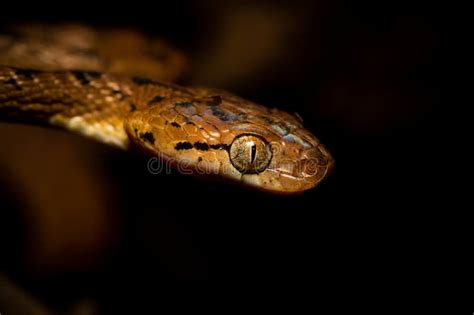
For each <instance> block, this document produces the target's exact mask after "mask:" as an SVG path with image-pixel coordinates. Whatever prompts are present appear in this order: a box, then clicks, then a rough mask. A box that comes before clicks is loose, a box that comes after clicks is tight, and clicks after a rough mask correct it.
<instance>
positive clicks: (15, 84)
mask: <svg viewBox="0 0 474 315" xmlns="http://www.w3.org/2000/svg"><path fill="white" fill-rule="evenodd" d="M4 84H11V85H13V86H14V87H15V89H16V90H17V91H21V90H23V88H22V87H21V85H20V84H19V83H18V82H17V81H16V80H15V79H13V78H11V79H9V80H8V81H5V82H4Z"/></svg>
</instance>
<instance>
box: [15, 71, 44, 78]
mask: <svg viewBox="0 0 474 315" xmlns="http://www.w3.org/2000/svg"><path fill="white" fill-rule="evenodd" d="M38 73H39V71H38V70H33V69H15V74H16V75H18V76H22V77H25V78H27V79H29V80H33V77H34V76H35V75H36V74H38Z"/></svg>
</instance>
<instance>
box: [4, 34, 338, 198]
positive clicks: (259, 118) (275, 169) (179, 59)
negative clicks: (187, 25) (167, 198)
mask: <svg viewBox="0 0 474 315" xmlns="http://www.w3.org/2000/svg"><path fill="white" fill-rule="evenodd" d="M12 34H13V35H12ZM185 68H186V62H185V58H184V56H183V55H182V54H181V53H180V52H178V51H176V50H175V49H173V48H171V47H169V46H167V45H166V44H165V43H163V42H161V41H157V40H150V39H148V38H146V37H145V36H144V35H143V34H141V33H138V32H135V31H132V30H117V29H115V30H101V31H97V30H94V29H91V28H88V27H85V26H81V25H63V26H34V27H33V26H26V27H25V26H22V27H17V28H13V29H12V31H10V32H9V33H7V34H6V35H0V121H9V122H19V123H34V124H43V125H50V126H56V127H61V128H64V129H66V130H68V131H71V132H75V133H79V134H81V135H83V136H86V137H88V138H93V139H95V140H98V141H101V142H103V143H106V144H109V145H112V146H115V147H118V148H121V149H125V150H129V149H137V148H138V149H140V150H143V151H144V152H146V153H147V154H149V155H150V156H153V157H157V158H159V159H160V161H161V162H162V163H169V164H170V165H172V166H173V167H175V168H178V169H183V170H184V169H185V170H191V171H192V173H193V174H194V175H198V176H207V177H208V176H214V177H220V178H224V179H228V180H232V181H235V182H239V183H241V184H243V185H245V186H251V187H253V188H257V189H260V190H264V191H269V192H276V193H297V192H301V191H305V190H307V189H310V188H313V187H315V186H316V185H317V184H318V183H320V182H321V180H322V179H323V178H324V177H325V176H326V175H327V174H328V173H329V170H330V169H331V168H332V166H333V164H334V161H333V159H332V157H331V155H330V153H329V152H328V150H327V149H326V148H325V147H324V146H323V145H322V144H321V143H320V141H319V140H318V139H317V138H316V137H315V136H314V135H312V134H311V133H310V132H309V131H307V130H306V129H305V128H304V127H303V124H302V121H301V119H300V118H299V117H297V116H294V115H291V114H289V113H286V112H284V111H281V110H278V109H275V108H268V107H264V106H261V105H258V104H255V103H252V102H250V101H247V100H244V99H241V98H239V97H237V96H234V95H232V94H230V93H227V92H223V91H220V90H214V89H208V88H200V87H182V86H178V85H174V84H172V83H165V82H173V81H176V79H177V78H179V76H180V75H181V74H182V73H183V71H184V69H185Z"/></svg>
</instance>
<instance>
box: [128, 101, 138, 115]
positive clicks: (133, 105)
mask: <svg viewBox="0 0 474 315" xmlns="http://www.w3.org/2000/svg"><path fill="white" fill-rule="evenodd" d="M136 110H137V105H135V104H133V103H132V104H130V111H131V112H132V113H133V112H134V111H136Z"/></svg>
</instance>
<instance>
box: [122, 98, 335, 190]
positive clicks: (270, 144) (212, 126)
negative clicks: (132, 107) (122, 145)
mask: <svg viewBox="0 0 474 315" xmlns="http://www.w3.org/2000/svg"><path fill="white" fill-rule="evenodd" d="M191 91H192V90H191ZM192 92H193V93H192V94H190V95H184V94H183V95H180V96H179V97H170V98H163V99H160V104H159V106H152V107H145V108H140V109H139V110H136V111H135V112H134V113H132V115H130V117H129V118H128V119H127V120H126V121H125V129H126V131H127V134H128V135H129V137H130V139H131V140H132V142H133V143H135V144H136V145H138V146H139V147H140V148H141V149H144V150H145V151H147V152H148V153H150V154H151V155H153V156H154V157H157V158H158V159H160V160H161V162H162V164H169V165H172V166H173V167H174V168H177V169H178V170H179V171H181V172H182V173H189V174H195V175H211V176H219V177H223V178H225V179H230V180H233V181H236V182H239V183H241V184H243V185H246V186H252V187H254V188H257V189H260V190H264V191H270V192H276V193H297V192H301V191H305V190H308V189H310V188H313V187H315V186H316V185H317V184H318V183H319V182H321V180H322V179H323V178H324V177H325V176H326V175H327V174H328V172H329V170H330V169H331V168H332V166H333V164H334V161H333V159H332V157H331V155H330V154H329V152H328V151H327V150H326V149H325V148H324V146H323V145H322V144H321V143H320V142H319V140H318V139H317V138H316V137H315V136H313V135H312V134H311V133H310V132H309V131H307V130H306V129H304V128H303V125H302V123H301V121H300V120H298V119H297V118H296V117H294V116H293V115H290V114H288V113H286V112H283V111H280V110H277V109H269V108H266V107H263V106H260V105H257V104H254V103H251V102H248V101H245V100H243V99H240V98H238V97H235V96H233V95H229V94H227V93H222V92H220V93H217V92H214V91H213V92H211V91H208V90H202V89H201V90H194V91H192ZM163 169H166V168H163Z"/></svg>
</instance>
